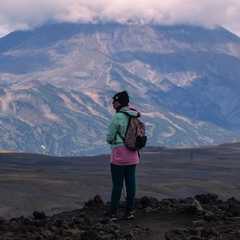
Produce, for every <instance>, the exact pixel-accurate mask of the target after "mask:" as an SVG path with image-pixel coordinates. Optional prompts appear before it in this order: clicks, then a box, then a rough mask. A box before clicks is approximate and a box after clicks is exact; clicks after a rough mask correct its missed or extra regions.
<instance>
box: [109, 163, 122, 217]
mask: <svg viewBox="0 0 240 240" xmlns="http://www.w3.org/2000/svg"><path fill="white" fill-rule="evenodd" d="M111 174H112V195H111V204H110V211H111V213H116V212H117V209H118V206H119V202H120V199H121V193H122V187H123V180H124V166H118V165H115V164H112V163H111Z"/></svg>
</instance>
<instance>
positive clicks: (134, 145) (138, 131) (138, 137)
mask: <svg viewBox="0 0 240 240" xmlns="http://www.w3.org/2000/svg"><path fill="white" fill-rule="evenodd" d="M125 114H127V113H125ZM127 115H128V116H129V122H128V126H127V130H126V134H125V137H124V138H123V137H122V136H121V135H120V137H121V138H122V139H123V141H124V144H125V146H126V147H127V148H129V149H130V150H135V151H137V150H141V149H142V148H143V147H145V145H146V143H147V136H146V135H145V125H144V123H143V122H142V121H141V120H139V118H137V117H133V116H130V115H129V114H127Z"/></svg>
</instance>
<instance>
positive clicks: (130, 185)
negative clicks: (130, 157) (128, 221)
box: [125, 164, 136, 211]
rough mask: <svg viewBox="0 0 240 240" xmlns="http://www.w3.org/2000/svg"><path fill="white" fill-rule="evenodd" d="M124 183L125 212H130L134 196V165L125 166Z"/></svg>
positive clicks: (132, 207)
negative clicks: (125, 193)
mask: <svg viewBox="0 0 240 240" xmlns="http://www.w3.org/2000/svg"><path fill="white" fill-rule="evenodd" d="M125 181H126V191H127V210H128V211H132V210H133V209H134V204H135V195H136V164H135V165H129V166H125Z"/></svg>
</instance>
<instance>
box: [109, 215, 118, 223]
mask: <svg viewBox="0 0 240 240" xmlns="http://www.w3.org/2000/svg"><path fill="white" fill-rule="evenodd" d="M109 220H110V221H111V222H117V214H116V213H109Z"/></svg>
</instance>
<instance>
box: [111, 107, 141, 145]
mask: <svg viewBox="0 0 240 240" xmlns="http://www.w3.org/2000/svg"><path fill="white" fill-rule="evenodd" d="M124 112H125V113H128V114H129V115H130V116H134V117H140V112H139V111H137V110H136V109H134V108H132V107H129V106H127V107H123V108H121V109H120V111H119V112H117V113H115V114H114V115H113V117H112V121H111V123H110V125H109V127H108V132H107V142H108V143H109V144H111V149H113V148H115V147H119V146H123V145H124V142H123V139H122V138H121V136H122V137H124V136H125V134H126V131H127V126H128V121H129V116H128V115H127V114H125V113H124ZM119 134H120V135H121V136H120V135H119Z"/></svg>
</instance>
